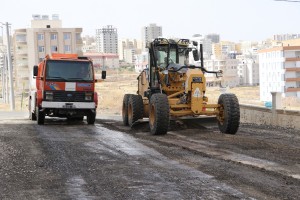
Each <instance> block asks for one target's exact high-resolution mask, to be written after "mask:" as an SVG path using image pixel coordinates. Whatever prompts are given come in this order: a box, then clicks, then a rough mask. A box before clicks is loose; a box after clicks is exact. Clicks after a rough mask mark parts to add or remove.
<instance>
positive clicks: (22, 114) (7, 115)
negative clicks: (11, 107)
mask: <svg viewBox="0 0 300 200" xmlns="http://www.w3.org/2000/svg"><path fill="white" fill-rule="evenodd" d="M28 117H29V114H28V112H26V111H0V120H5V119H28Z"/></svg>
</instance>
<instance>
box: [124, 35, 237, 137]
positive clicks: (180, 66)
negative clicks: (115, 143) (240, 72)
mask: <svg viewBox="0 0 300 200" xmlns="http://www.w3.org/2000/svg"><path fill="white" fill-rule="evenodd" d="M147 48H148V49H149V65H148V66H149V67H148V68H146V69H144V70H143V71H142V72H141V74H140V75H139V76H138V91H137V94H125V95H124V98H123V106H122V118H123V124H124V125H129V126H132V125H133V124H134V123H135V122H137V121H138V120H140V119H143V118H149V126H150V132H151V134H154V135H162V134H166V133H167V131H168V127H169V120H170V118H178V117H183V116H193V117H198V116H203V115H204V116H216V118H217V120H218V127H219V130H220V131H221V132H222V133H225V134H235V133H236V132H237V130H238V127H239V123H240V109H239V103H238V99H237V97H236V96H235V95H234V94H229V93H226V94H221V95H220V96H219V99H218V102H217V103H215V104H211V103H209V102H208V97H207V96H205V91H206V78H205V76H204V75H205V73H213V74H215V75H216V77H220V76H222V71H208V70H206V69H205V68H204V66H203V51H202V45H201V44H200V56H199V53H198V50H197V49H198V44H197V42H191V41H189V40H188V39H180V40H178V41H175V40H171V39H165V38H156V39H155V40H154V41H153V42H151V43H149V44H147ZM190 53H191V54H192V55H193V59H194V61H199V60H200V61H201V62H200V63H201V65H200V66H195V65H190V64H189V59H190V56H189V55H190ZM199 57H200V58H199Z"/></svg>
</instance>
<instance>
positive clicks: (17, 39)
mask: <svg viewBox="0 0 300 200" xmlns="http://www.w3.org/2000/svg"><path fill="white" fill-rule="evenodd" d="M81 33H82V28H62V26H61V20H59V18H58V16H57V15H53V16H52V19H49V17H47V15H42V16H40V15H33V20H32V21H31V28H26V29H16V30H15V33H14V37H13V46H14V66H15V68H14V72H15V77H16V80H17V81H16V89H17V91H18V90H19V91H20V90H21V91H22V92H24V91H28V90H29V89H30V88H32V87H33V88H34V85H35V81H34V80H33V77H32V69H33V66H34V65H37V64H38V63H39V62H40V61H42V59H43V58H44V57H45V56H46V55H47V54H49V55H51V54H52V53H66V54H68V53H77V54H78V55H79V56H82V45H83V42H82V38H81Z"/></svg>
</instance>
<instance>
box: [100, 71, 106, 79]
mask: <svg viewBox="0 0 300 200" xmlns="http://www.w3.org/2000/svg"><path fill="white" fill-rule="evenodd" d="M101 75H102V76H101V78H102V79H106V71H102V74H101Z"/></svg>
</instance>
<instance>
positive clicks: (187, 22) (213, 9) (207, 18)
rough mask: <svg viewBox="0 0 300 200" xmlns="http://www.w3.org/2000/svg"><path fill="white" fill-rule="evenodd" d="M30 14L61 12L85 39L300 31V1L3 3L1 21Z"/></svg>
mask: <svg viewBox="0 0 300 200" xmlns="http://www.w3.org/2000/svg"><path fill="white" fill-rule="evenodd" d="M32 14H41V15H42V14H46V15H52V14H59V16H60V19H61V20H62V24H63V27H66V28H70V27H72V28H73V27H74V28H75V27H76V28H77V27H82V28H83V35H86V34H88V35H95V29H97V28H102V27H103V26H106V25H113V26H114V27H116V28H117V29H118V34H119V37H120V38H137V39H140V38H141V28H142V27H143V26H147V25H149V24H150V23H156V24H157V25H159V26H162V31H163V36H164V37H170V36H174V37H183V38H189V37H191V36H192V35H193V34H196V33H200V34H207V33H219V34H220V36H221V39H222V40H231V41H239V40H257V41H259V40H265V39H267V38H269V37H272V35H274V34H282V33H300V3H288V2H280V1H274V0H147V1H145V0H105V1H103V0H84V1H80V0H74V1H71V0H49V1H44V0H42V1H41V0H2V1H1V3H0V22H9V23H11V24H12V29H17V28H26V27H29V26H30V21H31V19H32Z"/></svg>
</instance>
